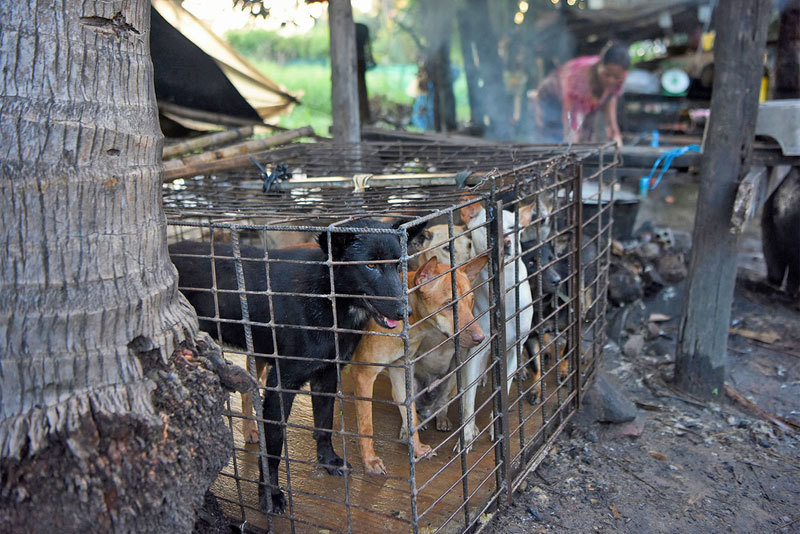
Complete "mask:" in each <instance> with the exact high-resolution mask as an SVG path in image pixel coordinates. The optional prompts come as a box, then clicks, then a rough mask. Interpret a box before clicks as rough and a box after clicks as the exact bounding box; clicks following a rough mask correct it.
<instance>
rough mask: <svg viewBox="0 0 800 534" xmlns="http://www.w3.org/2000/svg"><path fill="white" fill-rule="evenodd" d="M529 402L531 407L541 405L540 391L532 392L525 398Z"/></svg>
mask: <svg viewBox="0 0 800 534" xmlns="http://www.w3.org/2000/svg"><path fill="white" fill-rule="evenodd" d="M525 398H526V399H527V400H528V404H530V405H531V406H536V405H537V404H539V392H538V391H531V392H530V393H528V396H527V397H525Z"/></svg>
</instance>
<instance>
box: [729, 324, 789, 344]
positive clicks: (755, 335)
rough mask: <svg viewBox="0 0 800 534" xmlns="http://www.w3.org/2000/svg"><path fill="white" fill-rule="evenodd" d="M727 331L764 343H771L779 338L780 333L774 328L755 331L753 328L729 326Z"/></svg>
mask: <svg viewBox="0 0 800 534" xmlns="http://www.w3.org/2000/svg"><path fill="white" fill-rule="evenodd" d="M729 332H730V333H731V334H736V335H739V336H742V337H746V338H748V339H754V340H756V341H760V342H761V343H766V344H767V345H772V344H774V343H777V342H778V341H780V340H781V336H780V334H778V333H777V332H776V331H775V330H767V331H765V332H757V331H755V330H748V329H746V328H731V329H730V330H729Z"/></svg>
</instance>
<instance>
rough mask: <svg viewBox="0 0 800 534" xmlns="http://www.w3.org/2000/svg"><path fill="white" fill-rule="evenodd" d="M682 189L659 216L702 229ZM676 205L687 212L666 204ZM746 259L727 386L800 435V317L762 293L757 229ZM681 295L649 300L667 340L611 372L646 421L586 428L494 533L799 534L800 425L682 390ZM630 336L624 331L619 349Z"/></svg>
mask: <svg viewBox="0 0 800 534" xmlns="http://www.w3.org/2000/svg"><path fill="white" fill-rule="evenodd" d="M684 185H685V184H684ZM682 187H683V186H682V185H678V186H676V189H674V190H673V191H670V190H664V191H659V192H658V193H657V194H656V195H653V196H652V197H651V198H649V199H648V203H649V204H651V205H655V206H654V208H653V209H652V210H650V211H648V212H646V215H647V214H649V215H650V216H654V217H657V219H655V220H656V222H660V223H662V224H664V222H666V223H667V224H670V225H672V226H673V227H675V226H680V225H681V224H683V225H684V229H686V228H688V227H690V225H691V217H690V216H689V215H693V207H692V203H691V202H689V203H684V205H683V207H681V206H680V204H681V195H686V196H687V197H688V199H689V201H691V200H692V196H693V194H695V193H693V189H692V187H691V186H689V187H683V188H682ZM674 194H677V195H678V196H679V198H678V202H677V204H679V205H678V206H668V205H667V206H665V205H664V204H663V201H664V198H665V197H666V196H669V195H674ZM665 207H666V208H669V209H665ZM681 210H683V213H681ZM654 214H655V215H654ZM640 219H641V214H640ZM740 248H741V252H740V258H739V265H740V269H739V278H738V281H737V288H736V295H735V301H734V307H733V314H732V328H733V329H734V330H735V332H738V333H732V334H731V336H730V339H729V347H728V349H729V363H728V372H727V385H728V386H730V387H731V388H733V389H734V390H735V392H739V393H741V394H742V395H743V396H744V397H745V398H746V399H748V400H749V401H751V402H752V403H754V404H755V405H757V406H758V407H760V408H761V409H763V410H764V411H766V412H768V413H769V414H772V415H773V416H778V417H783V418H785V419H786V420H788V421H790V422H793V423H795V424H800V311H798V308H797V303H796V302H793V301H791V300H789V299H787V298H786V297H785V296H783V295H782V294H780V293H778V292H775V291H774V290H772V289H770V288H768V287H765V286H764V285H763V284H762V283H761V281H760V280H761V279H762V278H763V273H764V268H763V258H762V257H760V244H759V242H758V228H757V225H751V226H750V228H749V230H748V231H747V232H746V233H745V235H744V236H743V238H742V240H741V247H740ZM681 291H682V286H681V285H678V286H674V287H672V289H671V290H668V291H667V293H669V294H670V295H672V297H673V298H671V299H666V300H669V302H666V301H664V299H662V302H654V301H650V302H646V305H647V306H648V313H649V312H656V313H664V314H666V315H670V316H671V317H672V319H671V320H669V321H667V322H665V323H662V324H661V330H662V335H661V336H659V337H658V338H656V339H654V340H652V341H649V342H647V343H645V346H644V348H643V349H642V350H641V351H638V352H637V353H636V354H630V355H626V354H623V351H622V350H620V349H619V347H618V346H617V345H615V344H614V343H610V344H609V346H608V347H607V350H606V354H605V359H604V361H603V367H604V368H605V370H606V371H607V372H608V374H609V375H611V377H612V378H613V379H616V381H617V383H618V384H619V386H620V389H621V390H622V391H624V392H625V394H626V395H627V397H628V398H629V399H630V400H632V401H634V402H635V403H636V405H637V407H638V415H637V418H636V420H635V421H634V422H632V423H626V424H622V425H615V424H603V423H597V422H594V421H593V420H592V418H591V417H589V416H588V415H587V414H585V413H583V414H579V415H578V416H577V417H575V418H574V419H573V420H572V422H571V424H570V428H569V429H568V431H567V432H566V433H565V435H563V436H561V437H560V438H559V440H558V441H557V442H556V444H555V447H554V448H553V450H552V451H551V452H550V453H549V455H548V456H547V457H546V458H545V460H544V461H543V462H542V464H541V465H540V466H539V468H538V469H537V470H536V471H535V472H533V473H531V474H530V475H529V476H528V478H527V480H526V482H525V483H523V489H522V491H519V492H517V494H516V495H515V499H514V503H513V504H512V505H511V506H509V507H504V508H502V509H501V510H499V511H498V512H496V513H495V514H494V517H493V518H492V521H491V522H490V523H489V524H488V525H487V529H486V530H487V531H488V532H498V533H499V532H502V533H504V534H512V533H522V532H525V533H527V532H544V531H556V532H593V531H596V532H635V533H649V532H669V533H680V532H800V507H798V503H800V434H798V433H797V428H796V427H792V426H791V425H786V426H785V428H787V429H788V430H782V429H781V428H779V427H778V426H776V425H775V424H772V423H770V422H768V421H767V420H766V419H765V416H764V415H763V414H759V413H757V412H756V411H754V409H753V408H752V406H750V407H745V406H743V405H742V404H741V403H739V402H736V401H734V400H733V399H732V398H731V397H730V396H729V395H721V397H720V399H719V400H718V401H716V402H703V401H698V400H697V399H693V398H690V397H688V396H686V395H685V394H683V393H681V392H679V391H677V390H675V389H673V387H672V386H671V384H670V381H669V378H670V377H671V375H672V372H673V365H672V362H674V355H675V339H676V336H677V329H678V319H677V317H678V315H679V313H680V298H674V296H675V295H680V294H681ZM610 321H612V322H613V318H610ZM626 338H627V336H626V334H625V333H622V335H621V336H620V342H621V343H624V341H625V340H626ZM628 352H629V353H630V351H628Z"/></svg>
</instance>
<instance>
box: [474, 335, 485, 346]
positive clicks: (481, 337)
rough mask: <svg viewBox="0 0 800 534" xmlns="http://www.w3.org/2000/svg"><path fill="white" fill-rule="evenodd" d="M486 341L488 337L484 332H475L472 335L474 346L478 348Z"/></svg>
mask: <svg viewBox="0 0 800 534" xmlns="http://www.w3.org/2000/svg"><path fill="white" fill-rule="evenodd" d="M484 339H486V336H484V335H483V332H473V333H472V345H473V346H478V345H480V344H481V342H482V341H483V340H484Z"/></svg>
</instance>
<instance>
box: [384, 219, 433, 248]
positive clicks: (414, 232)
mask: <svg viewBox="0 0 800 534" xmlns="http://www.w3.org/2000/svg"><path fill="white" fill-rule="evenodd" d="M407 222H408V221H403V220H400V221H397V222H395V223H394V224H393V225H392V228H394V229H395V230H396V229H398V228H400V226H402V225H404V224H405V223H407ZM425 226H427V223H421V224H418V225H416V226H412V227H411V228H409V229H408V230H407V231H408V243H413V242H414V240H415V239H416V238H417V237H419V234H420V233H422V231H423V230H424V229H425Z"/></svg>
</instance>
